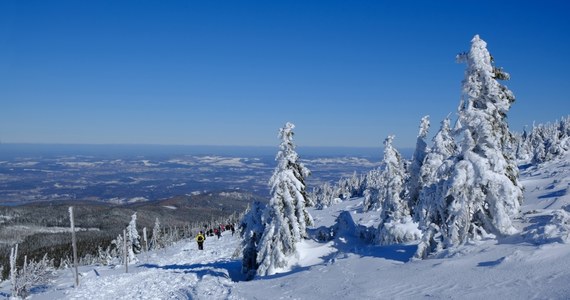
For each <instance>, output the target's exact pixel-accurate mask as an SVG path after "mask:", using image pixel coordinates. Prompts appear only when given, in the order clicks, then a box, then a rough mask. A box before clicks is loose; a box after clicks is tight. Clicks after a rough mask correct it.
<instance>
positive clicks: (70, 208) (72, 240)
mask: <svg viewBox="0 0 570 300" xmlns="http://www.w3.org/2000/svg"><path fill="white" fill-rule="evenodd" d="M69 221H70V223H71V244H72V246H73V266H74V268H75V287H78V286H79V271H78V270H77V239H76V237H75V220H74V216H73V206H70V207H69Z"/></svg>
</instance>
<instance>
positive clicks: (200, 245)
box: [196, 231, 206, 250]
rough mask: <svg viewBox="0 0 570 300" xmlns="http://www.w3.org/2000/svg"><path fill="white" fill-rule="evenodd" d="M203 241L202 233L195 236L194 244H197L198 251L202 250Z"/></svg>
mask: <svg viewBox="0 0 570 300" xmlns="http://www.w3.org/2000/svg"><path fill="white" fill-rule="evenodd" d="M205 240H206V236H204V234H203V233H202V231H200V233H198V234H197V235H196V242H198V250H204V241H205Z"/></svg>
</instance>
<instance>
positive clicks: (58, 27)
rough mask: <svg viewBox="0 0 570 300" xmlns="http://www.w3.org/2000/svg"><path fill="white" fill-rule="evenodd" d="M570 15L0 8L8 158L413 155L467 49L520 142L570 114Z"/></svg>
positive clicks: (392, 4) (108, 5)
mask: <svg viewBox="0 0 570 300" xmlns="http://www.w3.org/2000/svg"><path fill="white" fill-rule="evenodd" d="M569 16H570V1H330V0H328V1H307V0H302V1H290V0H288V1H142V0H137V1H77V0H73V1H43V0H42V1H21V0H4V1H0V140H1V141H2V142H5V143H20V142H28V143H113V144H123V143H127V144H133V143H135V144H191V145H276V144H277V143H278V140H277V130H278V128H279V127H281V126H282V125H283V124H284V123H285V122H286V121H291V122H293V123H295V124H296V126H297V128H296V142H297V144H298V145H299V146H301V145H304V146H372V147H380V146H381V142H382V140H383V139H384V138H385V137H386V136H387V135H388V134H395V135H396V140H395V142H396V145H398V146H400V147H409V146H413V145H414V144H415V137H416V135H417V131H418V124H419V120H420V118H421V117H422V116H423V115H430V116H431V119H432V133H433V132H434V131H435V130H437V128H438V127H439V122H440V120H441V119H443V118H444V117H445V116H446V115H447V114H448V113H452V116H455V112H456V108H457V105H458V103H459V99H460V88H461V80H462V79H463V70H464V65H459V64H456V63H455V60H454V57H455V55H456V54H457V53H458V52H461V51H465V50H468V49H469V42H470V40H471V38H472V37H473V35H475V34H480V35H481V37H482V38H483V39H484V40H486V41H487V43H488V48H489V50H490V51H491V53H492V54H493V56H494V57H495V60H496V63H497V65H499V66H503V67H504V68H505V70H507V71H508V72H510V73H511V76H512V80H511V81H509V82H507V85H508V86H509V88H511V90H513V92H514V93H515V95H516V96H517V102H516V103H515V105H514V106H513V108H512V109H511V111H510V113H509V120H510V125H511V129H514V130H517V131H520V130H522V128H523V125H531V124H532V122H533V121H537V122H546V121H554V120H555V119H557V118H560V117H561V116H564V115H567V114H569V113H570V109H569V108H570V96H569V92H568V87H569V85H570V58H569V54H570V17H569Z"/></svg>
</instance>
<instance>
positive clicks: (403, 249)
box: [0, 155, 570, 299]
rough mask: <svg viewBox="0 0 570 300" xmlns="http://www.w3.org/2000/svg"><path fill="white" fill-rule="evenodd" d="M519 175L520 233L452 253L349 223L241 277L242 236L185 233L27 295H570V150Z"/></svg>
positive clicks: (362, 219) (331, 214)
mask: <svg viewBox="0 0 570 300" xmlns="http://www.w3.org/2000/svg"><path fill="white" fill-rule="evenodd" d="M521 175H522V177H521V180H522V183H523V184H524V185H525V188H526V190H525V203H524V205H523V208H522V213H521V217H520V218H519V219H517V220H516V225H517V227H518V228H519V229H520V231H521V232H520V234H516V235H514V236H511V237H506V238H498V239H489V240H482V241H478V242H474V243H472V244H469V245H465V246H462V247H459V248H458V249H455V250H454V251H453V252H449V253H447V255H446V256H445V257H441V258H430V259H426V260H421V261H420V260H412V261H410V258H411V257H412V256H413V254H414V251H415V248H416V246H415V245H394V246H374V245H368V244H366V243H364V242H362V241H361V240H360V239H359V238H358V237H357V236H356V235H355V234H354V231H352V230H350V226H349V225H346V224H345V226H343V227H341V229H339V230H343V232H342V233H343V234H342V235H340V234H339V236H338V237H337V238H335V239H333V240H332V241H329V242H321V243H319V242H317V241H313V240H309V241H305V242H304V243H303V244H301V245H299V249H300V253H301V255H300V256H299V257H298V258H296V259H295V261H294V262H293V263H292V267H291V269H290V270H289V271H287V272H284V273H280V274H276V275H272V276H268V277H264V278H258V279H255V280H253V281H243V277H242V275H241V274H240V268H241V260H240V259H239V258H236V257H234V254H235V250H236V248H237V247H238V244H239V240H238V238H237V235H236V236H231V233H229V232H225V234H224V235H223V236H222V237H221V239H217V238H215V237H211V238H209V239H208V240H207V241H206V243H205V250H204V251H199V250H197V246H196V243H195V242H194V241H193V240H185V241H181V242H179V243H178V244H176V245H174V246H173V247H170V248H168V249H163V250H159V251H156V252H150V253H143V254H141V255H139V260H140V262H139V263H137V264H135V265H131V266H129V273H125V269H124V267H105V266H88V267H81V268H80V273H81V278H80V286H79V287H78V288H74V287H73V276H72V273H71V271H70V270H64V271H59V273H58V274H57V276H56V277H55V278H54V279H53V281H52V282H51V283H50V284H48V285H46V286H43V287H38V288H36V289H34V290H33V291H32V295H31V296H30V298H31V299H340V298H342V299H419V298H433V299H569V298H570V285H569V283H570V242H569V241H570V238H569V236H568V234H569V229H570V193H569V192H568V190H569V189H570V155H567V156H566V157H563V158H561V159H559V160H556V161H553V162H548V163H546V164H544V165H542V166H540V167H535V166H530V167H528V168H525V169H523V171H522V174H521ZM361 202H362V199H352V200H349V201H345V202H342V203H340V204H338V205H335V206H333V207H331V208H329V209H327V210H322V211H311V213H312V214H313V217H314V218H315V221H316V223H317V224H316V227H317V228H321V229H322V228H326V227H330V226H332V225H333V224H335V223H336V220H337V217H338V216H339V215H340V214H341V213H342V212H343V211H348V212H349V213H348V214H347V213H344V214H343V216H344V218H343V220H344V221H350V219H352V220H353V221H355V222H356V223H358V224H362V225H371V224H374V223H375V216H374V214H370V213H369V214H362V213H361ZM348 216H350V217H348ZM553 216H554V217H553ZM345 223H346V222H345ZM348 223H350V222H348ZM316 231H317V230H316V229H313V230H312V232H313V233H314V232H316ZM9 290H10V286H9V282H3V283H2V284H0V299H1V298H2V297H8V296H9Z"/></svg>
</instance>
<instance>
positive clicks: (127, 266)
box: [123, 229, 129, 273]
mask: <svg viewBox="0 0 570 300" xmlns="http://www.w3.org/2000/svg"><path fill="white" fill-rule="evenodd" d="M123 241H124V244H125V247H124V252H125V273H129V252H128V248H127V230H126V229H123Z"/></svg>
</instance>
